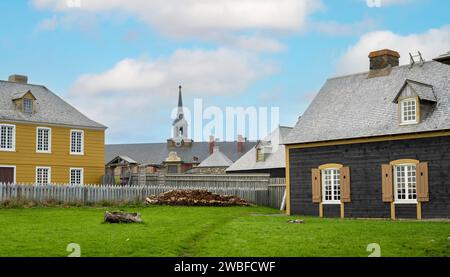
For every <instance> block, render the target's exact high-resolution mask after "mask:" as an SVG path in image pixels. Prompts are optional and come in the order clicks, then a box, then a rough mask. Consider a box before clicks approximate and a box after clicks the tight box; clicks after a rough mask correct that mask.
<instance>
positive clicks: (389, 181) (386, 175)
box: [381, 164, 394, 202]
mask: <svg viewBox="0 0 450 277" xmlns="http://www.w3.org/2000/svg"><path fill="white" fill-rule="evenodd" d="M381 172H382V176H381V179H382V190H383V202H393V201H394V193H393V191H394V185H393V181H394V180H393V177H392V166H391V165H388V164H383V165H382V166H381Z"/></svg>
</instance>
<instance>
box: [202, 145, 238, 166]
mask: <svg viewBox="0 0 450 277" xmlns="http://www.w3.org/2000/svg"><path fill="white" fill-rule="evenodd" d="M232 164H233V161H232V160H230V159H229V158H228V157H227V156H226V155H225V154H224V153H222V152H221V151H220V148H219V147H217V148H216V149H214V152H213V153H212V154H211V155H210V156H209V157H208V158H206V159H205V160H204V161H203V162H202V163H201V164H199V166H198V167H199V168H205V167H206V168H213V167H225V168H227V167H229V166H230V165H232Z"/></svg>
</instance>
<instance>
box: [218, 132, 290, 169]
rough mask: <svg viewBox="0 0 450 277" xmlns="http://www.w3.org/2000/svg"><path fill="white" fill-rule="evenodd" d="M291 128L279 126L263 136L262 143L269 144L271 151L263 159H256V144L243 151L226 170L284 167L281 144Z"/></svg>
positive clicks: (283, 150) (283, 149)
mask: <svg viewBox="0 0 450 277" xmlns="http://www.w3.org/2000/svg"><path fill="white" fill-rule="evenodd" d="M291 130H292V128H290V127H283V126H280V127H278V128H277V129H276V130H274V131H273V132H272V133H271V134H269V135H268V136H267V137H266V138H264V139H263V140H262V141H261V143H262V144H265V145H266V144H268V143H269V142H270V143H269V144H271V145H272V150H273V152H272V153H271V154H268V155H267V156H266V158H265V160H264V161H262V162H257V161H256V146H255V147H253V148H252V149H251V150H250V151H248V152H247V153H245V155H244V156H242V158H240V159H239V160H237V161H236V162H235V163H234V164H232V165H231V166H230V167H229V168H227V170H226V171H227V172H236V171H249V170H259V169H272V168H285V167H286V162H285V147H284V145H283V143H284V139H285V138H286V137H287V136H288V134H289V133H290V131H291Z"/></svg>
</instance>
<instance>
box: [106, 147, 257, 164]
mask: <svg viewBox="0 0 450 277" xmlns="http://www.w3.org/2000/svg"><path fill="white" fill-rule="evenodd" d="M255 144H256V142H251V141H247V142H244V153H245V152H247V151H248V150H249V149H251V148H252V147H253V146H255ZM216 145H218V146H219V148H220V151H221V152H222V153H224V154H225V155H226V156H227V157H228V158H229V159H230V160H231V161H236V160H237V159H239V158H240V157H241V156H242V155H243V154H244V153H239V152H238V151H237V143H236V142H216ZM172 151H175V152H177V155H178V156H179V157H180V158H181V160H182V161H183V162H186V163H193V162H195V161H194V157H197V158H198V163H201V162H202V161H204V160H205V159H206V158H207V157H208V156H209V155H210V154H209V143H208V142H193V143H192V147H186V148H169V147H168V146H167V143H144V144H110V145H106V146H105V164H107V163H108V162H110V161H111V160H112V159H114V158H115V157H117V156H127V157H130V158H131V159H133V160H135V161H137V162H138V163H140V164H151V165H160V164H162V163H163V162H164V161H165V160H166V158H167V157H168V156H169V153H170V152H172Z"/></svg>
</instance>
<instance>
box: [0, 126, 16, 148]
mask: <svg viewBox="0 0 450 277" xmlns="http://www.w3.org/2000/svg"><path fill="white" fill-rule="evenodd" d="M4 129H6V132H5V134H4V133H3V132H4V131H3V130H4ZM10 137H11V139H10ZM3 139H4V140H3ZM8 144H11V147H8V146H9V145H8ZM2 145H5V146H2ZM0 151H6V152H15V151H16V125H11V124H0Z"/></svg>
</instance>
